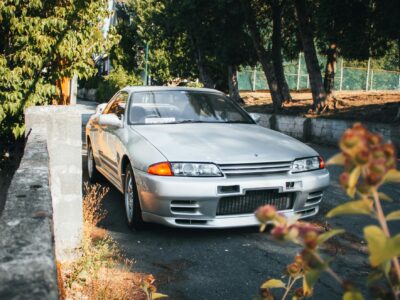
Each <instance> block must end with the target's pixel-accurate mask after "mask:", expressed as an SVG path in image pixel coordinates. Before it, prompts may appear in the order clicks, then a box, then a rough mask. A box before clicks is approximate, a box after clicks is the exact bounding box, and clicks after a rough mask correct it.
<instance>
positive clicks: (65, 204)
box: [25, 106, 83, 261]
mask: <svg viewBox="0 0 400 300" xmlns="http://www.w3.org/2000/svg"><path fill="white" fill-rule="evenodd" d="M81 114H82V112H81V111H80V110H79V109H77V107H75V106H35V107H30V108H28V109H27V110H26V112H25V125H26V129H27V131H28V130H29V129H30V128H31V129H32V131H35V130H37V129H38V128H43V129H44V130H45V132H46V141H47V148H48V151H49V155H50V178H51V181H50V187H51V196H52V197H51V198H52V204H53V220H54V234H55V245H56V256H57V259H58V260H60V261H68V260H71V259H72V258H73V250H74V249H75V248H76V247H77V246H79V243H80V238H81V233H82V226H83V216H82V139H81V133H82V127H81V123H82V121H81V120H82V116H81Z"/></svg>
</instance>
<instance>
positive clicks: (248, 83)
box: [238, 53, 400, 91]
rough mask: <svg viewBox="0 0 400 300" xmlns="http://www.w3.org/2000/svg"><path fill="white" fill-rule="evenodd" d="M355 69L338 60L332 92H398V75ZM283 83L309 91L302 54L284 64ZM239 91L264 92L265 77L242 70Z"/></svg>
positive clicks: (266, 85)
mask: <svg viewBox="0 0 400 300" xmlns="http://www.w3.org/2000/svg"><path fill="white" fill-rule="evenodd" d="M319 62H320V67H321V72H323V69H324V64H325V60H324V58H323V57H319ZM370 65H371V64H370V61H369V62H368V64H367V67H366V68H356V67H350V66H346V61H344V60H343V59H339V60H338V63H337V68H336V74H335V90H337V91H342V90H347V91H351V90H366V91H369V90H400V72H396V71H387V70H377V69H373V68H371V66H370ZM284 71H285V77H286V81H287V83H288V85H289V88H290V89H291V90H304V89H309V88H310V81H309V77H308V73H307V68H306V64H305V61H304V55H303V54H302V53H300V54H299V59H298V60H297V61H291V62H286V63H284ZM238 83H239V90H242V91H243V90H251V91H257V90H267V89H268V83H267V80H266V78H265V74H264V72H263V71H262V69H261V68H260V67H255V68H250V67H245V68H242V70H241V71H240V72H238Z"/></svg>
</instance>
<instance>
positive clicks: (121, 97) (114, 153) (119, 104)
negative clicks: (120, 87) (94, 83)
mask: <svg viewBox="0 0 400 300" xmlns="http://www.w3.org/2000/svg"><path fill="white" fill-rule="evenodd" d="M127 100H128V93H127V92H125V91H121V92H120V93H118V94H117V95H116V97H115V99H114V101H113V103H112V104H111V105H110V107H109V108H108V110H107V111H105V113H106V114H115V115H117V117H118V118H119V119H120V120H121V121H122V123H124V116H125V107H126V103H127ZM122 131H123V128H119V127H113V126H104V127H103V139H104V147H103V153H102V159H103V162H104V165H105V167H107V171H108V172H107V173H108V174H110V175H111V176H112V177H114V179H116V180H119V170H118V162H119V160H120V157H119V155H120V153H121V146H122V145H121V141H120V135H121V134H122Z"/></svg>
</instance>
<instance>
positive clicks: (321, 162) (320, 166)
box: [318, 156, 325, 169]
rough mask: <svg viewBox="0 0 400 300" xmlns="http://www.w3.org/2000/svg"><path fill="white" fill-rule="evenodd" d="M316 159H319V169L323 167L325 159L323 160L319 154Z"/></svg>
mask: <svg viewBox="0 0 400 300" xmlns="http://www.w3.org/2000/svg"><path fill="white" fill-rule="evenodd" d="M318 159H319V168H320V169H325V161H324V159H323V158H322V157H321V156H320V157H318Z"/></svg>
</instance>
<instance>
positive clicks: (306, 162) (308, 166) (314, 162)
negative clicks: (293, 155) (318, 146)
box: [291, 156, 325, 173]
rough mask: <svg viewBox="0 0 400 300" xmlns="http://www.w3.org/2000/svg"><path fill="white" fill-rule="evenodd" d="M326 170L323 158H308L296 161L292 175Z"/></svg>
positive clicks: (293, 164)
mask: <svg viewBox="0 0 400 300" xmlns="http://www.w3.org/2000/svg"><path fill="white" fill-rule="evenodd" d="M323 168H325V162H324V160H323V159H322V158H321V157H318V156H315V157H308V158H302V159H296V160H295V161H294V162H293V163H292V168H291V171H292V173H299V172H307V171H312V170H318V169H323Z"/></svg>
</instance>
